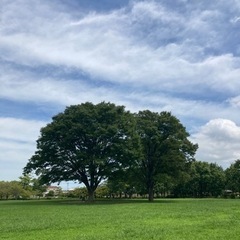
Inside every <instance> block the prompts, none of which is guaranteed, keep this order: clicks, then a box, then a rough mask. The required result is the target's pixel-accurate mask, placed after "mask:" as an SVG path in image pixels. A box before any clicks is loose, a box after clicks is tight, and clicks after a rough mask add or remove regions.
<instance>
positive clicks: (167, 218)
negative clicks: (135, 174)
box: [0, 199, 240, 240]
mask: <svg viewBox="0 0 240 240" xmlns="http://www.w3.org/2000/svg"><path fill="white" fill-rule="evenodd" d="M239 226H240V200H237V199H236V200H234V199H232V200H230V199H228V200H227V199H226V200H223V199H201V200H197V199H184V200H183V199H182V200H170V199H169V200H156V201H155V202H154V203H148V202H146V201H145V200H134V201H110V202H109V201H101V202H96V203H95V204H86V203H81V202H79V201H76V200H74V201H69V200H48V201H0V239H11V240H15V239H16V240H35V239H38V240H47V239H48V240H50V239H51V240H52V239H57V240H63V239H64V240H78V239H84V240H88V239H91V240H94V239H96V240H101V239H104V240H111V239H114V240H115V239H121V240H125V239H145V240H150V239H174V240H178V239H184V240H188V239H191V240H197V239H204V240H206V239H239V236H240V227H239Z"/></svg>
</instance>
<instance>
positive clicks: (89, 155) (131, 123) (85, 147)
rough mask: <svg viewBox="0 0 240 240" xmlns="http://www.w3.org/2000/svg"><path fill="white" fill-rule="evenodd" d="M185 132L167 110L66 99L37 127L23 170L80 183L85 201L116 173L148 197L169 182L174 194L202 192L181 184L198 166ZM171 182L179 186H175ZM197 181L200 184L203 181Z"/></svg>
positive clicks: (44, 179)
mask: <svg viewBox="0 0 240 240" xmlns="http://www.w3.org/2000/svg"><path fill="white" fill-rule="evenodd" d="M188 137H189V133H188V132H187V131H186V128H185V127H184V126H183V125H182V124H181V122H180V121H179V119H177V118H176V117H175V116H173V115H172V114H171V113H170V112H161V113H157V112H152V111H149V110H144V111H139V112H138V113H131V112H129V111H126V110H125V107H124V106H117V105H115V104H113V103H105V102H101V103H99V104H96V105H94V104H93V103H90V102H86V103H83V104H80V105H72V106H69V107H67V108H66V109H65V111H64V112H62V113H59V114H57V115H56V116H54V117H53V118H52V122H51V123H49V124H47V126H45V127H43V128H42V129H41V134H40V137H39V138H38V139H37V150H36V152H35V154H34V155H33V156H32V157H31V158H30V159H29V161H28V163H27V165H26V166H25V168H24V174H29V173H31V172H34V173H35V174H36V175H37V176H38V177H39V181H40V182H41V183H42V184H50V183H52V182H61V181H78V182H79V183H83V184H84V185H85V187H86V189H87V195H88V200H89V201H93V200H94V196H95V191H96V190H97V188H98V186H99V185H100V184H101V183H102V182H103V181H107V182H108V184H111V185H112V186H113V187H115V188H117V186H119V185H120V184H121V181H122V179H123V180H124V182H126V181H127V184H128V185H129V186H132V187H134V189H139V190H140V189H141V192H142V193H144V194H147V196H148V199H149V201H153V199H154V196H155V195H156V194H157V192H158V191H159V189H161V186H164V184H165V185H166V184H169V185H170V183H171V184H172V185H173V186H175V188H174V191H175V193H176V194H177V195H179V196H180V195H182V196H183V195H189V194H190V193H194V194H196V195H197V194H200V195H201V194H202V195H203V194H205V190H202V191H193V192H191V191H192V190H189V188H188V187H187V186H188V184H190V185H191V183H190V182H189V181H190V179H191V174H192V175H194V171H196V169H198V168H204V167H203V166H200V167H199V166H198V165H197V164H198V163H196V164H195V159H194V155H195V153H196V151H197V148H198V146H197V144H193V143H191V142H190V141H189V139H188ZM199 164H200V165H201V163H199ZM203 165H204V164H203ZM207 168H208V167H206V169H207ZM211 168H212V169H211V170H213V169H215V167H214V165H213V166H212V167H211ZM216 169H218V167H216ZM204 171H205V170H204ZM219 171H220V169H219ZM190 173H191V174H190ZM201 177H202V176H200V178H201ZM177 183H181V184H182V186H180V185H179V186H178V188H177V187H176V186H177ZM200 185H201V187H202V189H204V183H203V182H201V184H200ZM189 191H190V192H189Z"/></svg>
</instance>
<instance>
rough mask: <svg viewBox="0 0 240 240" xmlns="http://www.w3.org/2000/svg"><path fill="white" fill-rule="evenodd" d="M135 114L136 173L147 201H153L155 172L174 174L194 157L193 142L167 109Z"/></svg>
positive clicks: (195, 146) (181, 169) (157, 173)
mask: <svg viewBox="0 0 240 240" xmlns="http://www.w3.org/2000/svg"><path fill="white" fill-rule="evenodd" d="M136 118H137V132H138V134H139V136H140V141H141V158H140V161H139V170H140V171H139V173H138V176H141V177H142V180H143V182H144V183H145V184H146V188H147V191H148V195H149V201H153V197H154V187H155V185H156V182H157V178H158V177H159V174H164V173H165V174H168V175H171V176H174V177H177V176H178V174H179V173H180V172H181V171H183V170H184V169H185V167H186V164H187V163H188V162H190V161H192V160H193V159H194V158H193V157H194V154H195V152H196V150H197V145H194V144H192V143H191V142H190V141H189V140H188V136H189V134H188V132H187V131H186V129H185V128H184V127H183V125H182V124H181V123H180V121H179V120H178V119H177V118H176V117H174V116H173V115H172V114H171V113H169V112H161V113H160V114H159V113H154V112H151V111H149V110H146V111H140V112H139V113H138V114H136Z"/></svg>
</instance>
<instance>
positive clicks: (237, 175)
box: [226, 159, 240, 193]
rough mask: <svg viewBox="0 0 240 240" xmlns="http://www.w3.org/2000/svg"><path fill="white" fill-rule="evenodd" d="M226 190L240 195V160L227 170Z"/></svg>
mask: <svg viewBox="0 0 240 240" xmlns="http://www.w3.org/2000/svg"><path fill="white" fill-rule="evenodd" d="M226 181H227V183H226V188H227V189H229V190H232V191H233V192H239V193H240V160H239V159H238V160H236V161H235V162H234V163H233V164H231V166H230V167H229V168H227V169H226Z"/></svg>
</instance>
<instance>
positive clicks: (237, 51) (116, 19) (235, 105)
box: [0, 0, 240, 162]
mask: <svg viewBox="0 0 240 240" xmlns="http://www.w3.org/2000/svg"><path fill="white" fill-rule="evenodd" d="M80 5H81V4H80V3H79V2H72V3H71V5H70V4H68V3H65V4H64V5H63V3H61V2H59V1H55V0H53V1H47V0H42V1H39V0H32V1H26V0H15V1H8V0H2V2H1V7H2V8H1V19H0V21H1V24H0V63H1V71H0V85H1V90H0V98H1V99H4V100H11V101H13V102H18V103H19V102H21V104H24V103H25V102H28V103H29V102H30V103H31V104H33V105H34V104H35V105H36V106H39V105H42V106H43V107H44V108H46V109H47V108H48V107H49V104H50V105H51V106H55V107H56V111H55V112H56V113H57V111H59V109H63V108H64V107H65V106H66V105H70V104H78V103H81V102H85V101H91V102H94V103H97V102H100V101H111V102H115V103H117V104H123V105H125V106H126V107H127V109H129V110H131V111H133V112H136V111H138V110H141V109H151V110H153V111H163V110H167V111H172V113H173V114H175V115H177V117H179V118H180V119H181V120H182V121H183V122H184V124H186V126H187V129H189V130H190V131H191V133H195V135H194V139H198V140H199V142H200V144H199V145H200V148H199V154H200V155H199V156H202V157H203V158H204V159H207V158H209V161H210V160H211V159H210V158H211V155H208V157H207V151H205V150H206V149H207V144H206V146H205V145H204V142H205V140H206V139H207V138H208V140H209V141H210V140H211V139H210V137H209V132H208V131H207V130H209V129H210V128H212V129H213V128H214V127H215V125H216V124H217V126H219V125H218V124H219V122H217V120H216V119H219V118H220V119H228V120H229V121H232V122H233V123H235V124H236V127H235V129H237V128H238V127H237V126H238V125H239V124H240V121H239V117H238V112H237V110H238V109H239V102H240V101H239V95H240V94H239V89H240V81H239V76H240V45H239V43H238V38H239V36H238V32H239V30H240V25H239V16H240V4H239V2H238V1H236V0H229V1H224V0H213V1H211V2H204V1H201V2H196V1H194V2H192V1H183V0H177V1H175V2H174V4H173V3H172V2H171V1H129V3H128V4H127V5H125V6H123V7H122V8H120V9H116V8H115V9H113V8H112V9H113V10H111V11H109V9H111V8H107V9H108V10H106V11H102V10H103V9H102V8H101V12H98V9H95V11H94V9H93V8H91V9H93V10H92V11H91V12H88V11H86V9H84V7H83V6H82V7H79V9H73V7H72V6H80ZM52 112H54V111H51V113H52ZM11 116H12V115H11ZM0 117H1V116H0ZM6 117H8V115H7V113H6V116H2V118H0V119H1V121H0V123H1V124H6V123H4V122H3V119H6ZM48 117H49V118H50V116H48ZM35 118H36V121H38V119H39V116H35ZM212 119H214V120H212ZM11 121H13V122H14V121H17V119H15V120H12V119H10V120H9V122H8V124H9V125H8V126H10V127H9V128H8V130H7V131H8V132H6V134H5V133H4V132H1V133H0V139H3V138H4V139H6V135H7V134H9V133H11V131H10V128H11V126H13V125H14V124H13V123H12V122H11ZM21 121H26V122H27V123H29V120H28V119H25V120H23V119H19V122H18V123H17V124H20V125H21V124H23V123H22V122H21ZM212 121H213V122H212ZM218 121H219V120H218ZM221 121H222V122H224V121H223V120H221ZM207 122H209V123H208V124H207V125H205V124H206V123H207ZM29 124H30V126H31V124H33V123H32V122H31V121H30V123H29ZM201 125H203V127H202V128H201ZM33 126H35V127H33V128H35V129H36V130H39V125H38V124H35V123H34V124H33ZM223 126H224V127H225V128H226V129H228V130H229V125H228V124H227V123H226V122H224V124H223ZM27 128H28V127H27V125H24V124H23V125H22V129H27ZM6 129H7V128H6ZM13 129H14V128H13ZM204 129H205V130H204ZM206 129H207V130H206ZM214 129H215V130H214V131H215V133H216V135H217V134H220V135H221V134H222V132H221V131H220V130H219V129H216V128H214ZM15 131H16V132H15V133H14V134H15V135H16V136H22V135H23V136H27V135H26V133H28V131H26V132H25V131H24V132H18V131H17V129H15ZM209 131H210V130H209ZM14 134H13V133H12V136H13V135H14ZM29 135H31V134H30V133H29ZM9 136H11V135H9ZM31 136H33V135H31ZM211 137H212V136H211ZM22 138H24V137H22ZM28 139H31V141H30V140H29V144H30V142H31V144H32V143H33V142H32V141H33V138H28ZM7 141H13V143H14V144H16V145H14V144H13V145H12V146H14V148H15V149H18V151H20V152H21V150H19V149H20V148H22V149H25V147H24V146H23V145H22V143H21V142H19V141H18V140H17V139H13V138H11V139H8V140H7ZM21 141H22V140H21ZM24 141H25V140H24ZM214 141H215V140H214ZM214 141H213V142H214ZM215 142H216V141H215ZM1 144H2V145H1V146H2V149H6V151H5V153H7V152H8V154H10V152H11V149H12V148H11V146H10V145H8V144H7V143H4V141H3V140H1ZM25 146H26V145H25ZM31 146H32V145H31ZM233 147H234V146H233ZM229 148H230V147H229ZM7 149H10V150H9V151H8V150H7ZM212 149H214V150H213V151H212V152H213V153H214V154H215V153H217V152H218V151H219V152H220V153H221V149H222V146H220V144H219V145H218V144H215V145H214V147H213V148H212ZM25 150H26V149H25ZM25 150H23V151H22V153H24V151H25ZM207 150H209V151H210V152H211V149H207ZM18 151H15V152H16V153H17V152H18ZM225 152H226V153H228V154H229V155H228V156H227V155H226V154H223V155H222V156H224V157H225V158H226V159H228V160H227V161H230V159H232V158H233V157H234V156H236V157H237V154H238V152H236V151H235V152H236V153H237V154H235V155H234V156H233V155H231V154H230V150H229V151H225ZM13 153H14V151H12V153H11V154H13ZM19 154H20V153H19ZM28 154H29V152H27V150H26V155H28ZM204 154H205V155H204ZM214 154H213V155H212V156H213V159H220V160H219V161H220V162H222V161H223V157H221V154H215V155H214ZM20 155H21V154H20ZM214 156H215V157H214ZM6 157H7V156H1V160H0V161H2V159H5V158H6ZM10 158H11V159H15V157H14V156H13V155H12V156H11V157H10V155H9V159H10ZM200 160H201V159H200Z"/></svg>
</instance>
